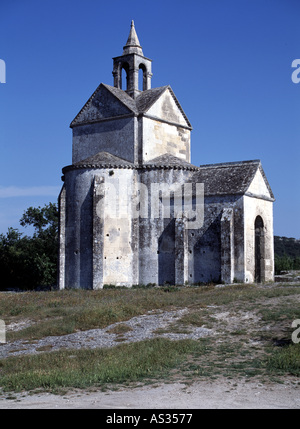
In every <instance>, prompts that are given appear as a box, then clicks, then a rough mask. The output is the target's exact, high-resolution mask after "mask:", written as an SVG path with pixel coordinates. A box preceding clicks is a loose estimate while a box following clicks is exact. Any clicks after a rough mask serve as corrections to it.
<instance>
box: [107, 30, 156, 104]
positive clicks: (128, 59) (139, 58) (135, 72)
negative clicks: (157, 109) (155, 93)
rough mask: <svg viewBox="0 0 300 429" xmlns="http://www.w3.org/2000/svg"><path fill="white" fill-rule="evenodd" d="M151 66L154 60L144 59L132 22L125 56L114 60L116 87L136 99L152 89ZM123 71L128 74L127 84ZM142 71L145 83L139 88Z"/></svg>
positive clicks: (125, 47)
mask: <svg viewBox="0 0 300 429" xmlns="http://www.w3.org/2000/svg"><path fill="white" fill-rule="evenodd" d="M151 65H152V60H150V59H149V58H146V57H144V54H143V50H142V47H141V45H140V42H139V39H138V36H137V34H136V31H135V27H134V22H133V21H131V28H130V33H129V36H128V40H127V43H126V45H125V46H124V47H123V55H121V56H119V57H115V58H113V72H112V73H113V76H114V87H115V88H118V89H122V90H123V91H126V92H127V94H129V95H130V96H131V97H132V98H133V99H135V98H136V97H137V96H138V95H139V94H140V93H141V92H142V91H145V90H147V89H151V77H152V72H151ZM123 69H124V70H125V72H126V82H122V70H123ZM140 70H142V78H143V83H142V85H140V86H139V76H140ZM139 88H143V89H142V90H141V89H139Z"/></svg>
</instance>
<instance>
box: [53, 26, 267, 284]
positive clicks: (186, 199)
mask: <svg viewBox="0 0 300 429" xmlns="http://www.w3.org/2000/svg"><path fill="white" fill-rule="evenodd" d="M151 65H152V61H151V60H150V59H149V58H147V57H145V56H144V53H143V50H142V47H141V45H140V42H139V39H138V37H137V33H136V30H135V27H134V23H133V21H132V23H131V29H130V33H129V37H128V40H127V43H126V45H125V46H124V48H123V54H122V55H120V56H118V57H115V58H113V86H110V85H107V84H104V83H101V84H100V85H99V86H98V88H97V89H96V90H95V92H94V93H93V94H92V95H91V97H90V98H89V99H88V101H87V102H86V104H85V105H84V106H83V107H82V109H81V110H80V112H79V113H78V114H77V116H76V117H75V118H74V119H73V121H72V122H71V124H70V127H71V129H72V134H73V145H72V164H71V165H68V166H66V167H64V168H63V170H62V172H63V176H62V180H63V182H64V183H63V186H62V190H61V192H60V195H59V211H60V222H59V267H58V268H59V269H58V272H59V274H58V284H59V288H60V289H64V288H83V289H99V288H102V287H103V286H104V285H105V284H110V285H120V286H128V287H130V286H132V285H135V284H144V285H146V284H149V283H152V284H156V285H164V284H171V285H183V284H205V283H208V282H222V283H225V284H226V283H232V282H234V281H238V282H245V283H247V282H249V283H250V282H265V281H272V280H273V278H274V249H273V202H274V196H273V193H272V190H271V188H270V185H269V183H268V181H267V178H266V176H265V173H264V171H263V168H262V165H261V162H260V161H259V160H252V161H241V162H229V163H222V164H209V165H200V166H195V165H193V164H191V158H190V134H191V130H192V126H191V124H190V122H189V120H188V118H187V116H186V114H185V113H184V111H183V109H182V107H181V105H180V103H179V101H178V100H177V98H176V96H175V94H174V92H173V91H172V88H171V87H170V86H169V85H166V86H162V87H159V88H151V77H152V72H151ZM125 76H126V82H124V80H125V79H124V77H125ZM139 80H140V81H141V82H139ZM197 190H198V191H197ZM185 208H188V209H189V210H187V211H185ZM197 217H198V218H197Z"/></svg>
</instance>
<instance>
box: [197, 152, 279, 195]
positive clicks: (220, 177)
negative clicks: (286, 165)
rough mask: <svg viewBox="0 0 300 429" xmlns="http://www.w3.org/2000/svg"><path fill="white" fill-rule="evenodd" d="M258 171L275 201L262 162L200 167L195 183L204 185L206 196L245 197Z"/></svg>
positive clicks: (227, 163)
mask: <svg viewBox="0 0 300 429" xmlns="http://www.w3.org/2000/svg"><path fill="white" fill-rule="evenodd" d="M258 170H260V172H261V174H262V176H263V179H264V181H265V184H266V186H267V188H268V191H269V193H270V197H271V199H273V200H274V195H273V192H272V189H271V187H270V185H269V183H268V180H267V178H266V175H265V173H264V171H263V168H262V166H261V162H260V160H252V161H241V162H226V163H222V164H207V165H200V168H199V170H198V171H197V172H196V173H195V174H194V176H193V181H196V182H197V183H204V194H205V195H243V194H246V193H247V191H248V188H249V186H250V184H251V182H252V180H253V179H254V176H255V174H256V172H257V171H258Z"/></svg>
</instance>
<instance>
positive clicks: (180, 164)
mask: <svg viewBox="0 0 300 429" xmlns="http://www.w3.org/2000/svg"><path fill="white" fill-rule="evenodd" d="M143 167H145V168H147V167H159V168H175V169H187V170H199V167H196V165H193V164H191V163H190V162H187V161H184V160H183V159H180V158H177V156H174V155H171V154H169V153H165V154H163V155H160V156H157V157H156V158H153V159H150V160H149V161H147V162H145V163H144V164H143Z"/></svg>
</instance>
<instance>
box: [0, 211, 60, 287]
mask: <svg viewBox="0 0 300 429" xmlns="http://www.w3.org/2000/svg"><path fill="white" fill-rule="evenodd" d="M20 224H21V225H22V226H24V227H27V226H29V225H31V226H33V227H34V229H35V231H34V233H33V236H32V237H29V236H26V235H23V234H22V233H21V232H19V231H18V230H17V229H14V228H9V229H8V232H7V234H6V235H4V234H0V272H1V278H2V281H1V289H2V290H5V289H9V288H19V289H35V288H36V287H38V286H53V285H55V284H56V278H57V254H58V208H57V205H56V204H53V203H49V204H46V205H45V206H44V207H43V208H41V207H37V208H34V207H29V208H28V209H27V210H26V211H25V212H24V214H23V216H22V218H21V219H20Z"/></svg>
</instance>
